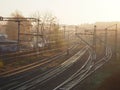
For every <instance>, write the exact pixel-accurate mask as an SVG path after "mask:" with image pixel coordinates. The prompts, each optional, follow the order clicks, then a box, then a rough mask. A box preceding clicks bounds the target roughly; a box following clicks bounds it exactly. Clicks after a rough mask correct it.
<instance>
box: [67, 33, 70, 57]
mask: <svg viewBox="0 0 120 90" xmlns="http://www.w3.org/2000/svg"><path fill="white" fill-rule="evenodd" d="M69 34H70V33H69V31H68V48H67V55H69V44H70V37H69Z"/></svg>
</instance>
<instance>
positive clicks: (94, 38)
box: [93, 25, 96, 52]
mask: <svg viewBox="0 0 120 90" xmlns="http://www.w3.org/2000/svg"><path fill="white" fill-rule="evenodd" d="M93 48H94V51H95V52H96V25H94V32H93Z"/></svg>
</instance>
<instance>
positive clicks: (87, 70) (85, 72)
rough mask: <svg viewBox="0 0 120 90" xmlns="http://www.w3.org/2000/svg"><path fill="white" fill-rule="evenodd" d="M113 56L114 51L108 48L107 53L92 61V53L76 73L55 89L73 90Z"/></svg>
mask: <svg viewBox="0 0 120 90" xmlns="http://www.w3.org/2000/svg"><path fill="white" fill-rule="evenodd" d="M111 57H112V51H111V49H110V48H106V55H105V56H104V57H103V58H102V59H100V60H98V62H96V63H92V62H90V61H92V59H93V57H92V55H90V56H89V58H88V60H87V62H86V63H85V64H84V65H83V66H82V67H81V68H80V69H79V70H78V71H77V72H76V73H74V74H73V75H72V76H71V77H69V78H68V79H67V80H66V81H64V82H63V83H61V84H60V85H58V86H57V87H56V88H54V89H53V90H71V89H72V88H74V87H75V86H76V85H77V84H78V83H80V82H81V81H82V80H84V79H85V78H86V77H88V76H89V75H91V74H92V73H93V72H95V71H96V70H97V69H99V68H100V67H101V66H102V65H104V64H105V63H106V62H107V61H108V60H109V59H110V58H111ZM88 64H89V65H88Z"/></svg>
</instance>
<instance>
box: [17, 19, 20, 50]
mask: <svg viewBox="0 0 120 90" xmlns="http://www.w3.org/2000/svg"><path fill="white" fill-rule="evenodd" d="M17 22H18V42H17V43H18V51H19V50H20V21H19V20H18V21H17Z"/></svg>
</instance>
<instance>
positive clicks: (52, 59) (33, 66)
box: [1, 45, 78, 90]
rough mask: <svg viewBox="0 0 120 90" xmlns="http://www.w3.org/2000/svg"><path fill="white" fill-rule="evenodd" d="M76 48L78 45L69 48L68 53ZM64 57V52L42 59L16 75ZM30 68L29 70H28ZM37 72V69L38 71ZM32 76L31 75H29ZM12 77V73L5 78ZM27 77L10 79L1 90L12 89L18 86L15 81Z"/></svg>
mask: <svg viewBox="0 0 120 90" xmlns="http://www.w3.org/2000/svg"><path fill="white" fill-rule="evenodd" d="M76 48H78V45H77V46H72V47H71V48H70V51H71V52H74V53H75V51H74V49H76ZM65 55H66V52H65V51H64V52H61V54H59V55H56V56H54V57H51V59H50V58H49V59H46V60H45V59H43V60H42V61H43V62H42V61H40V62H37V63H35V64H32V65H28V66H26V67H23V68H21V69H20V70H18V73H20V72H21V71H24V70H26V69H33V68H35V67H38V66H40V65H43V64H49V63H50V62H53V61H55V60H56V59H57V58H61V57H62V56H65ZM29 67H30V68H29ZM38 70H39V69H38ZM15 74H16V71H15ZM31 74H32V73H31ZM12 75H14V73H12V74H10V75H9V74H8V75H6V76H7V77H8V76H12ZM3 76H5V75H3ZM27 76H28V74H27V75H22V76H21V77H16V78H12V80H11V81H10V82H8V83H6V85H3V87H1V89H2V90H5V89H8V88H10V87H12V86H16V85H18V84H20V83H21V82H20V83H19V82H15V81H18V80H20V79H22V78H23V77H27Z"/></svg>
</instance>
